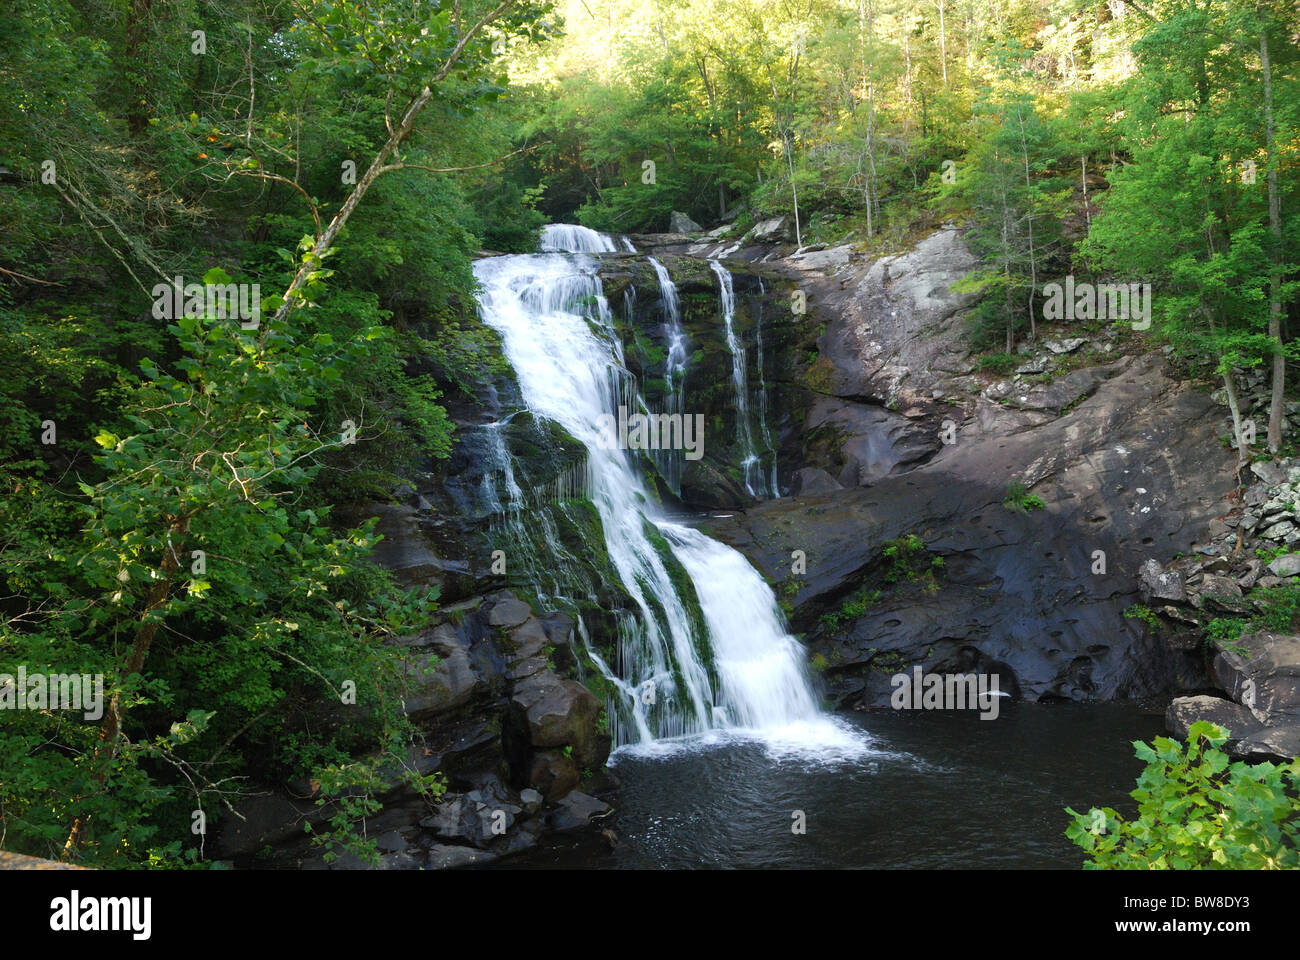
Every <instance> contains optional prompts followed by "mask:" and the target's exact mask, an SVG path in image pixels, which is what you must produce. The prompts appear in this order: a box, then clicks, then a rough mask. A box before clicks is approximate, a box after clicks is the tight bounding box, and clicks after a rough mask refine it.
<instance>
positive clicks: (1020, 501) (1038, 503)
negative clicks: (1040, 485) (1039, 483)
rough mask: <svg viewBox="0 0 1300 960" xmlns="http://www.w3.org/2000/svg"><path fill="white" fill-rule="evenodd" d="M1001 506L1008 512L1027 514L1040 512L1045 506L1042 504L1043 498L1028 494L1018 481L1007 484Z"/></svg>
mask: <svg viewBox="0 0 1300 960" xmlns="http://www.w3.org/2000/svg"><path fill="white" fill-rule="evenodd" d="M1002 506H1004V507H1006V508H1007V509H1008V510H1017V511H1019V512H1020V513H1029V512H1030V511H1031V510H1042V509H1043V508H1044V507H1045V506H1047V504H1045V503H1043V498H1042V497H1040V496H1038V494H1036V493H1030V492H1029V490H1028V489H1027V488H1026V487H1025V485H1024V484H1023V483H1021V482H1020V481H1019V480H1012V481H1011V482H1010V483H1009V484H1007V495H1006V496H1005V497H1003V498H1002Z"/></svg>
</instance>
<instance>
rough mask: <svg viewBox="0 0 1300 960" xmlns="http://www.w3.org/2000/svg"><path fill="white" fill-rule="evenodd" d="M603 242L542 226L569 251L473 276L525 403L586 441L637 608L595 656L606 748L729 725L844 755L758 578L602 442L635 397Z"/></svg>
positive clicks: (656, 744)
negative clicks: (601, 261)
mask: <svg viewBox="0 0 1300 960" xmlns="http://www.w3.org/2000/svg"><path fill="white" fill-rule="evenodd" d="M607 241H608V238H603V237H602V236H601V235H600V234H596V233H595V232H594V231H589V230H586V229H585V228H582V227H568V226H552V227H548V228H546V231H545V233H544V239H543V244H544V245H546V246H548V247H549V248H551V249H554V248H555V247H556V246H557V245H559V244H562V243H571V244H572V247H571V249H572V251H574V252H571V253H567V254H559V253H546V254H540V255H524V256H504V257H493V258H489V259H485V260H479V261H477V262H476V263H475V266H474V270H475V274H476V276H477V277H478V280H479V281H480V284H481V288H482V290H481V293H480V298H479V301H480V309H481V311H482V316H483V320H484V322H485V323H487V324H488V325H489V326H491V327H492V328H493V329H495V330H496V331H497V332H498V333H499V334H500V335H501V338H502V344H503V348H504V350H505V354H506V356H507V358H508V359H509V360H510V362H511V364H512V365H513V367H514V369H515V373H516V375H517V377H518V380H519V386H520V389H521V391H522V393H523V397H524V401H525V403H526V404H527V405H528V407H529V409H530V410H532V411H533V412H534V413H535V414H536V415H538V416H541V417H545V418H548V419H551V420H554V421H556V422H557V423H559V424H560V425H561V426H563V427H564V428H565V429H566V430H568V432H569V433H570V434H572V435H573V437H574V438H575V439H577V440H578V441H580V442H581V443H582V444H583V445H584V446H585V447H586V449H587V454H588V459H587V477H586V483H585V489H586V492H587V495H588V496H589V497H590V499H591V501H592V503H593V504H594V505H595V507H596V510H597V513H598V514H599V516H600V520H601V524H602V527H603V529H604V537H605V547H606V550H607V551H608V554H609V558H610V561H611V563H612V565H613V567H614V568H615V570H616V571H617V574H618V576H619V579H620V580H621V582H622V583H623V585H624V587H625V588H626V590H627V592H628V594H629V596H630V597H631V599H632V602H633V603H634V604H635V605H636V608H637V610H636V611H635V613H638V614H639V616H635V617H631V618H628V623H626V624H625V629H622V630H621V631H620V642H619V650H618V659H617V662H616V663H615V664H608V665H607V664H604V663H603V662H599V665H600V666H601V668H602V669H603V670H605V671H607V672H608V676H609V678H610V680H611V681H612V682H613V684H614V685H615V687H616V689H617V691H618V692H617V694H616V696H615V702H613V703H611V704H609V705H608V706H609V707H610V716H611V732H612V733H613V734H614V738H615V743H616V745H623V746H628V745H640V746H642V747H647V746H648V747H650V748H651V749H662V748H663V745H664V744H663V741H664V740H665V739H668V738H675V737H681V736H682V735H687V734H701V733H705V732H709V731H719V730H727V731H729V732H734V733H740V734H744V735H758V736H761V737H762V738H763V739H764V741H765V742H767V743H768V744H769V746H770V747H772V748H773V749H775V750H784V749H796V750H800V751H806V750H813V751H815V752H818V753H824V752H825V750H826V749H827V748H830V749H831V750H832V751H833V752H834V753H835V754H837V755H839V754H843V753H845V752H854V751H856V750H857V749H858V747H859V746H861V744H860V742H859V741H858V740H857V739H856V738H854V737H852V736H851V735H850V734H848V733H847V732H846V730H847V728H846V727H844V726H841V725H840V724H838V723H836V722H835V721H832V720H831V719H829V718H827V717H825V716H824V715H823V714H821V713H820V712H819V710H818V709H817V705H816V701H815V698H814V696H813V693H812V689H811V687H810V685H809V683H808V678H807V675H806V673H805V668H804V661H803V650H802V647H800V645H799V644H798V642H797V641H796V640H795V639H794V638H793V637H791V636H790V635H789V634H787V633H786V631H785V629H784V625H783V623H782V620H781V615H780V611H779V610H778V608H777V606H776V601H775V598H774V596H773V594H772V591H771V590H770V589H769V588H768V586H767V584H766V583H765V582H764V580H763V579H762V577H760V576H759V574H758V573H757V571H755V570H754V568H753V567H752V566H750V564H749V563H748V561H746V560H745V559H744V557H743V556H741V555H740V554H739V553H737V552H736V551H735V550H732V549H731V548H730V547H727V546H725V545H723V544H721V543H717V542H716V541H713V540H711V539H709V538H708V537H706V536H704V535H703V534H702V533H699V532H698V531H696V530H693V529H691V528H688V527H684V526H681V525H680V524H677V523H672V522H669V521H668V520H666V519H665V518H663V517H662V516H661V515H660V514H659V512H658V510H657V509H656V508H655V506H654V505H653V503H652V501H651V500H650V499H649V498H648V497H647V495H646V490H645V486H644V483H643V481H642V478H641V477H640V475H639V474H638V473H637V471H636V470H635V468H634V466H633V463H632V460H631V459H630V458H629V457H628V456H627V454H626V453H625V452H624V451H621V450H611V449H606V447H607V444H605V443H603V442H602V439H603V438H602V437H601V434H600V431H599V426H598V424H599V422H600V418H601V417H602V415H604V414H610V413H612V412H613V411H614V410H615V409H616V407H617V406H618V405H619V404H620V403H622V404H626V405H627V406H629V408H631V407H632V406H633V405H634V402H635V400H636V397H635V393H634V390H633V384H632V378H631V376H630V375H629V374H628V372H627V371H626V369H624V368H623V366H622V364H621V362H620V355H621V350H619V349H618V347H617V346H616V342H611V337H610V335H609V331H611V329H612V325H611V322H610V318H609V316H608V307H607V306H606V304H605V300H604V297H603V295H602V294H601V288H600V280H599V278H598V277H597V276H596V273H595V271H596V263H595V261H594V260H593V259H592V258H591V257H589V256H587V255H586V252H589V251H590V250H591V248H592V247H593V246H595V245H597V243H604V242H607ZM612 246H613V245H612V243H610V248H611V249H612ZM584 311H585V312H584ZM660 537H662V538H663V540H664V541H666V543H667V549H668V550H671V552H672V555H673V556H674V557H676V559H677V561H678V562H679V563H680V564H681V566H682V567H683V568H684V569H685V571H686V573H687V574H688V575H689V577H690V578H691V580H692V581H693V582H694V586H695V591H696V594H697V596H698V599H699V604H700V612H701V613H702V616H703V624H699V623H698V621H696V622H694V623H693V621H692V617H691V615H690V613H689V602H688V601H687V600H686V599H684V598H683V597H681V596H680V595H679V594H678V590H677V588H676V586H675V585H674V583H673V580H672V577H671V576H670V575H669V568H668V565H667V564H666V563H665V557H664V556H663V555H662V554H661V553H660V551H659V549H657V548H656V545H655V541H656V540H657V539H658V538H660ZM661 543H662V541H661ZM701 628H703V629H701ZM710 649H711V652H712V653H711V656H710V652H709V651H710ZM649 684H653V687H652V688H651V687H650V686H649ZM648 689H653V692H654V696H653V698H650V697H647V696H646V691H647V690H648ZM647 700H652V702H647Z"/></svg>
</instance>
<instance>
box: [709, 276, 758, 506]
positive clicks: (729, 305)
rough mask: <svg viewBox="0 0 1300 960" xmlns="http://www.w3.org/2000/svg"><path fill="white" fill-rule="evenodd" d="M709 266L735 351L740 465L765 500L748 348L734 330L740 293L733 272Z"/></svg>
mask: <svg viewBox="0 0 1300 960" xmlns="http://www.w3.org/2000/svg"><path fill="white" fill-rule="evenodd" d="M709 266H710V267H712V268H713V272H714V273H715V274H717V276H718V285H719V287H720V288H721V293H720V297H721V300H722V322H723V323H724V324H725V325H726V329H727V349H728V350H730V351H731V380H732V383H733V385H734V386H735V388H736V439H737V440H738V441H739V443H740V452H741V461H740V466H741V468H742V469H743V470H744V471H745V489H746V490H748V491H749V495H750V496H751V497H761V496H762V495H763V474H762V471H761V470H759V469H758V468H759V462H758V452H757V451H756V450H755V449H754V433H753V431H752V430H751V429H750V426H749V375H748V373H747V372H746V370H745V346H744V344H742V343H741V342H740V338H739V337H737V336H736V331H735V330H734V329H732V321H733V320H734V319H735V316H736V293H735V290H734V289H733V287H732V284H731V272H730V271H729V270H728V269H727V268H726V267H724V266H723V265H722V264H720V263H718V261H717V260H710V261H709ZM755 487H757V489H755Z"/></svg>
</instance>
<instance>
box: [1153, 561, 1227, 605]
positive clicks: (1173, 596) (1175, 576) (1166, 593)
mask: <svg viewBox="0 0 1300 960" xmlns="http://www.w3.org/2000/svg"><path fill="white" fill-rule="evenodd" d="M1139 577H1140V579H1141V583H1142V594H1143V596H1145V597H1147V598H1148V599H1152V600H1170V601H1172V602H1174V603H1186V602H1187V591H1186V589H1185V587H1184V583H1183V575H1182V574H1181V573H1179V572H1178V571H1176V570H1165V568H1164V566H1163V565H1162V564H1161V563H1160V561H1158V560H1147V561H1146V562H1145V563H1144V564H1142V569H1141V570H1140V571H1139ZM1234 586H1235V584H1234ZM1237 593H1238V595H1240V593H1241V591H1240V590H1238V591H1237Z"/></svg>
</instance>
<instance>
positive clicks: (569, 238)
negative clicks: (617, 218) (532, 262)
mask: <svg viewBox="0 0 1300 960" xmlns="http://www.w3.org/2000/svg"><path fill="white" fill-rule="evenodd" d="M628 245H629V246H631V244H628ZM539 249H541V250H542V251H543V252H544V253H546V252H551V251H559V252H562V253H563V252H574V253H613V252H614V250H615V247H614V241H613V240H611V239H610V238H609V237H607V236H605V234H603V233H597V232H596V231H595V230H592V229H591V228H590V227H580V226H578V225H577V224H573V223H550V224H547V225H546V226H545V227H543V228H542V242H541V243H540V244H539Z"/></svg>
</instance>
